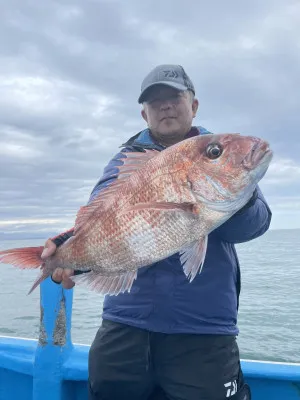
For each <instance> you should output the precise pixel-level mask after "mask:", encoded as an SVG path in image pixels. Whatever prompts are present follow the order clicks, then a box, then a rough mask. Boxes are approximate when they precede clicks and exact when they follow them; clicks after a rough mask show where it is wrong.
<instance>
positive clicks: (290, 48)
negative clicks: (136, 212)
mask: <svg viewBox="0 0 300 400" xmlns="http://www.w3.org/2000/svg"><path fill="white" fill-rule="evenodd" d="M183 6H184V8H183ZM0 19H1V21H0V22H1V23H0V75H1V76H0V78H1V79H0V139H1V140H0V185H1V186H0V190H1V193H0V194H1V196H0V232H2V233H3V232H5V233H11V232H16V233H28V234H30V235H31V234H35V235H36V234H41V235H42V236H45V237H48V234H50V233H58V232H60V231H61V230H64V229H68V228H69V227H71V226H73V223H74V218H75V215H76V211H77V210H78V208H79V207H80V206H81V205H84V204H85V203H86V202H87V200H88V198H89V194H90V192H91V190H92V188H93V187H94V185H95V183H96V182H97V180H98V179H99V177H100V176H101V175H102V171H103V167H104V166H105V164H106V163H107V162H108V161H109V159H110V157H111V156H113V155H114V154H115V153H116V152H117V151H118V150H119V149H118V146H119V145H120V144H122V143H123V142H124V141H125V140H126V139H128V138H129V137H130V136H132V135H134V134H135V133H137V132H138V131H139V130H141V129H143V128H144V127H146V125H145V122H144V121H143V120H142V118H141V116H140V106H139V104H138V103H137V98H138V95H139V91H140V84H141V81H142V79H143V78H144V76H145V74H147V73H148V72H149V70H150V69H152V68H153V67H154V66H156V65H157V64H161V63H175V64H181V65H183V66H184V68H185V69H186V71H187V73H188V74H189V76H190V77H191V79H192V80H193V82H194V85H195V87H196V92H197V93H196V94H197V97H198V99H199V102H200V108H199V113H198V116H197V118H196V119H195V121H194V122H195V124H196V125H199V124H200V125H203V126H204V127H206V128H207V129H209V130H211V131H213V132H216V133H217V132H240V133H242V134H254V135H257V136H260V137H263V138H265V139H267V140H269V142H270V144H271V146H272V148H273V149H274V152H275V157H274V161H273V163H272V165H271V167H270V169H269V172H268V174H267V175H266V177H265V178H264V179H263V181H262V182H261V188H262V189H263V192H264V194H265V196H266V198H267V200H268V202H269V204H270V206H271V208H272V211H273V221H272V225H271V228H272V229H277V228H290V227H293V228H295V227H298V228H299V227H300V183H299V182H300V160H299V153H300V140H299V127H300V112H299V105H300V90H299V87H300V74H299V71H300V44H299V37H300V2H299V0H297V1H292V0H285V1H282V0H281V1H279V0H264V1H261V0H252V1H251V2H241V1H239V0H235V1H221V0H218V1H210V2H208V1H204V0H198V1H195V0H186V1H184V2H182V1H179V0H172V1H171V0H165V1H161V0H160V1H157V0H151V1H150V0H148V1H138V0H127V1H124V0H119V1H117V0H116V1H113V0H108V1H100V0H95V1H91V0H81V1H79V0H77V1H76V0H73V1H72V0H70V1H67V0H60V1H50V0H43V1H34V0H32V1H29V0H10V1H9V2H8V1H5V0H0Z"/></svg>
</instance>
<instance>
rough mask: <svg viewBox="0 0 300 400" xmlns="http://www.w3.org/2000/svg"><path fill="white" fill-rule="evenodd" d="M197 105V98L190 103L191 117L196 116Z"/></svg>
mask: <svg viewBox="0 0 300 400" xmlns="http://www.w3.org/2000/svg"><path fill="white" fill-rule="evenodd" d="M198 107H199V101H198V100H197V99H194V100H193V104H192V110H193V118H195V117H196V114H197V111H198Z"/></svg>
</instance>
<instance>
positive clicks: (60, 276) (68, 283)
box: [41, 239, 75, 289]
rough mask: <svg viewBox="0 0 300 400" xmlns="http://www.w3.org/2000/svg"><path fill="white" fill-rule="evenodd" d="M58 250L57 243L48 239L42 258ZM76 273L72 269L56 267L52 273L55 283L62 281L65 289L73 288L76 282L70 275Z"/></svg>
mask: <svg viewBox="0 0 300 400" xmlns="http://www.w3.org/2000/svg"><path fill="white" fill-rule="evenodd" d="M55 252H56V245H55V243H54V242H52V240H51V239H48V240H47V241H46V243H45V246H44V251H43V253H42V255H41V258H42V260H46V258H48V257H50V256H52V254H54V253H55ZM72 275H74V271H73V270H72V269H63V268H56V269H55V270H54V272H53V274H52V280H53V281H54V282H55V283H62V285H63V287H64V288H65V289H72V287H74V286H75V283H74V282H73V281H72V280H71V279H70V276H72Z"/></svg>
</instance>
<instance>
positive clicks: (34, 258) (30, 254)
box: [0, 246, 52, 294]
mask: <svg viewBox="0 0 300 400" xmlns="http://www.w3.org/2000/svg"><path fill="white" fill-rule="evenodd" d="M43 250H44V246H40V247H23V248H19V249H9V250H4V251H0V263H4V264H11V265H14V266H15V267H18V268H22V269H34V268H39V267H41V271H42V272H41V273H40V275H39V276H38V277H37V279H36V280H35V282H34V283H33V285H32V287H31V289H30V291H29V292H28V294H30V293H31V292H33V290H34V289H35V288H36V287H37V286H38V285H39V284H40V283H41V282H43V281H44V280H45V279H47V278H48V276H50V275H51V273H52V269H50V270H49V268H46V266H45V263H44V262H43V260H42V259H41V255H42V252H43Z"/></svg>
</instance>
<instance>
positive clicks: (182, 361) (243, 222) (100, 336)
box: [44, 65, 271, 400]
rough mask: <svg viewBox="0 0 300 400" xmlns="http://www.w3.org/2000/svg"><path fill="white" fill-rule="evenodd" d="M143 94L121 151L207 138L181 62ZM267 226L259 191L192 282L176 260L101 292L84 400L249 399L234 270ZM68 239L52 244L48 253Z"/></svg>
mask: <svg viewBox="0 0 300 400" xmlns="http://www.w3.org/2000/svg"><path fill="white" fill-rule="evenodd" d="M141 89H142V90H141V94H140V97H139V100H138V101H139V103H141V104H143V109H142V112H141V113H142V117H143V118H144V120H145V121H146V122H147V125H148V128H147V129H145V130H143V131H142V132H139V133H138V134H136V135H135V136H133V137H132V138H131V139H129V141H128V142H127V143H125V144H124V145H123V146H124V148H125V149H126V151H132V150H134V151H143V149H145V148H155V149H158V150H160V151H163V150H164V149H165V148H166V147H168V146H170V145H172V144H174V143H177V142H179V141H181V140H184V139H185V138H187V137H190V136H193V135H199V134H207V133H209V132H208V131H207V130H206V129H204V128H202V127H194V126H192V121H193V118H194V117H195V116H196V113H197V110H198V101H197V99H196V98H195V89H194V86H193V83H192V82H191V80H190V78H189V77H188V76H187V74H186V72H185V71H184V69H183V68H182V67H181V66H179V65H160V66H157V67H156V68H154V69H153V70H152V71H151V72H150V73H149V74H148V75H147V76H146V78H145V79H144V81H143V83H142V88H141ZM120 159H121V154H120V153H118V154H117V155H116V156H115V157H114V158H113V159H112V160H111V161H110V162H109V164H108V165H107V166H106V168H105V170H104V175H103V177H102V178H101V179H100V181H99V182H98V183H97V185H96V186H95V188H94V190H93V192H92V195H91V199H92V198H93V197H94V196H96V195H98V194H99V196H101V190H102V189H103V188H104V187H105V186H107V185H108V184H110V183H111V182H112V180H113V179H115V178H116V173H117V169H116V168H115V166H116V165H117V164H118V165H120V164H121V163H122V161H120ZM270 220H271V211H270V209H269V207H268V205H267V203H266V201H265V199H264V197H263V195H262V193H261V191H260V189H259V188H258V187H257V188H256V190H255V192H254V193H253V196H252V198H251V200H250V201H249V202H248V204H246V206H245V207H244V208H243V209H242V210H240V211H239V212H237V213H236V214H235V215H234V216H232V217H231V219H230V220H228V221H227V222H225V223H224V224H223V225H222V226H220V227H219V228H217V229H216V230H215V231H213V232H212V233H211V234H210V235H209V240H208V249H207V255H206V260H205V272H203V273H202V274H201V275H199V276H197V277H196V278H195V280H194V281H193V282H192V283H188V282H187V280H186V278H185V276H184V274H183V271H182V268H181V265H180V261H179V257H178V255H177V254H175V255H174V256H172V257H170V258H168V259H166V260H163V261H161V262H158V263H156V264H155V265H153V266H151V267H145V268H141V269H140V271H139V273H138V279H137V280H136V281H135V282H134V285H133V287H132V290H131V292H130V293H124V294H120V295H118V296H106V298H105V301H104V306H103V316H102V317H103V322H102V326H101V327H100V329H99V331H98V333H97V335H96V337H95V340H94V342H93V344H92V346H91V349H90V354H89V399H90V400H96V399H97V400H100V399H101V400H120V399H124V400H126V399H128V400H129V399H130V400H142V399H145V400H146V399H152V400H155V399H159V398H161V399H170V400H175V399H176V400H177V399H178V400H179V399H184V400H196V399H199V400H200V399H201V400H222V399H226V398H229V399H231V400H234V399H235V400H236V399H243V400H246V399H250V390H249V388H248V386H247V385H245V383H244V380H243V374H242V371H241V367H240V357H239V349H238V346H237V343H236V335H237V334H238V328H237V324H236V323H237V310H238V297H239V292H240V269H239V263H238V258H237V254H236V251H235V247H234V245H235V244H236V243H242V242H246V241H249V240H252V239H254V238H257V237H259V236H261V235H262V234H264V233H265V232H266V231H267V230H268V228H269V225H270ZM71 235H72V231H70V232H67V233H65V234H62V235H60V236H58V237H56V238H54V239H52V240H48V241H47V242H46V248H47V249H46V252H47V253H46V254H45V255H44V257H46V256H49V254H52V253H53V252H54V251H55V249H56V246H58V245H60V244H61V243H63V242H64V241H65V240H67V239H68V237H70V236H71ZM75 273H77V272H76V271H75ZM71 274H72V271H71V270H67V271H64V272H63V271H62V270H61V269H57V270H55V272H54V273H53V276H52V279H53V280H54V281H56V282H58V283H59V282H63V285H64V287H66V288H70V287H72V286H73V283H72V281H71V280H70V275H71Z"/></svg>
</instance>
